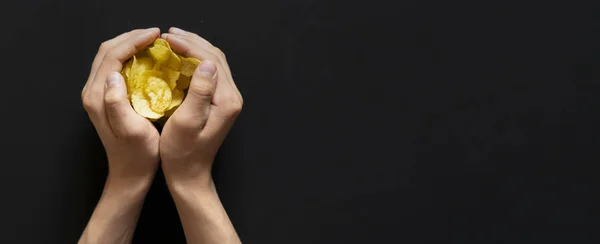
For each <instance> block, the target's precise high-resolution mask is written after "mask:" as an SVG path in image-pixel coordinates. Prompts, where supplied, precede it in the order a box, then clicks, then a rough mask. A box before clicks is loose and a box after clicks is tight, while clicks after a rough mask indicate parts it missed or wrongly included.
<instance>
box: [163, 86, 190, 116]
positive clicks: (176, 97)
mask: <svg viewBox="0 0 600 244" xmlns="http://www.w3.org/2000/svg"><path fill="white" fill-rule="evenodd" d="M184 96H185V94H184V93H183V92H182V91H180V90H178V89H175V90H173V92H172V97H173V98H172V99H171V104H169V107H168V108H167V111H168V110H171V109H172V108H174V107H177V106H179V105H181V103H182V102H183V97H184ZM165 113H166V112H165Z"/></svg>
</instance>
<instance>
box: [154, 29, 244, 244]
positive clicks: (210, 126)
mask: <svg viewBox="0 0 600 244" xmlns="http://www.w3.org/2000/svg"><path fill="white" fill-rule="evenodd" d="M163 38H164V39H166V40H167V41H168V42H169V44H170V45H171V47H172V48H173V50H174V51H175V52H178V53H181V54H183V55H185V56H188V57H194V58H197V59H199V60H201V61H202V63H201V64H200V65H198V68H197V69H196V71H195V73H194V74H193V76H192V80H191V83H190V86H189V89H188V92H187V96H186V97H185V100H184V101H183V103H182V104H181V106H180V107H179V108H178V109H177V110H176V111H175V113H173V115H171V117H170V118H169V119H168V120H167V122H166V124H165V126H164V127H163V131H162V134H161V136H160V158H161V159H162V169H163V172H164V174H165V179H166V180H167V185H168V186H169V191H170V192H171V196H173V200H174V202H175V206H176V207H177V211H178V212H179V217H180V219H181V223H182V225H183V230H184V232H185V236H186V239H187V242H188V243H207V244H208V243H219V244H225V243H241V242H240V239H239V237H238V236H237V234H236V232H235V229H234V228H233V224H232V223H231V221H230V220H229V217H228V216H227V213H226V212H225V209H224V208H223V205H222V204H221V201H220V200H219V197H218V195H217V191H216V189H215V187H214V183H213V180H212V177H211V167H212V164H213V160H214V158H215V154H216V153H217V150H218V149H219V147H220V146H221V143H222V142H223V140H224V139H225V136H226V135H227V133H228V132H229V129H230V128H231V126H232V125H233V122H234V121H235V119H236V117H237V115H238V113H239V112H240V110H241V109H242V96H241V95H240V93H239V91H238V90H237V88H236V86H235V84H234V83H233V79H232V77H231V72H230V71H229V67H228V65H227V62H226V61H225V56H224V55H223V53H221V51H220V50H219V49H218V48H216V47H214V46H213V45H211V44H210V43H209V42H208V41H206V40H204V39H202V38H200V37H199V36H197V35H196V34H193V33H189V32H186V31H182V30H179V29H175V28H171V29H170V31H169V33H168V34H163Z"/></svg>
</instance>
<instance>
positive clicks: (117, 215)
mask: <svg viewBox="0 0 600 244" xmlns="http://www.w3.org/2000/svg"><path fill="white" fill-rule="evenodd" d="M145 185H149V184H145ZM147 190H148V187H147V186H144V185H138V186H118V185H116V184H113V183H111V182H110V180H109V181H108V182H107V184H106V186H105V188H104V192H103V193H102V197H101V198H100V201H99V202H98V205H97V206H96V209H95V210H94V213H93V214H92V218H91V219H90V221H89V223H88V225H87V227H86V228H85V230H84V232H83V234H82V235H81V239H80V240H79V243H131V239H132V238H133V233H134V231H135V226H136V224H137V220H138V217H139V215H140V211H141V209H142V205H143V203H144V198H145V196H146V192H147Z"/></svg>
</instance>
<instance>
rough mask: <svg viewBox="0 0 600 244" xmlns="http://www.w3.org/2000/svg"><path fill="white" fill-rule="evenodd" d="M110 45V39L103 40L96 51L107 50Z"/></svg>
mask: <svg viewBox="0 0 600 244" xmlns="http://www.w3.org/2000/svg"><path fill="white" fill-rule="evenodd" d="M109 46H110V41H104V42H102V43H101V44H100V47H99V48H98V52H99V53H100V52H106V50H108V48H109Z"/></svg>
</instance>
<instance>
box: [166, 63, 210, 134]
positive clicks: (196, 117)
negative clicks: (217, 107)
mask: <svg viewBox="0 0 600 244" xmlns="http://www.w3.org/2000/svg"><path fill="white" fill-rule="evenodd" d="M216 86H217V67H216V66H215V64H214V63H213V62H211V61H210V60H207V61H204V62H202V63H201V64H200V65H198V68H196V71H195V72H194V75H193V76H192V81H191V82H190V86H189V88H188V92H187V95H186V97H185V100H184V101H183V103H182V104H181V106H180V107H179V108H178V109H177V110H176V111H175V113H174V114H173V116H172V119H173V122H174V123H177V125H176V126H177V127H180V128H184V129H187V130H189V131H194V132H200V131H201V130H202V128H204V125H205V124H206V121H207V120H208V115H209V112H210V110H211V101H212V98H213V95H214V93H215V89H216Z"/></svg>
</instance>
